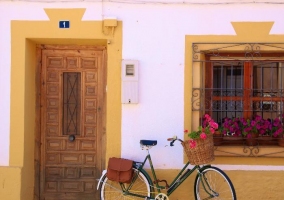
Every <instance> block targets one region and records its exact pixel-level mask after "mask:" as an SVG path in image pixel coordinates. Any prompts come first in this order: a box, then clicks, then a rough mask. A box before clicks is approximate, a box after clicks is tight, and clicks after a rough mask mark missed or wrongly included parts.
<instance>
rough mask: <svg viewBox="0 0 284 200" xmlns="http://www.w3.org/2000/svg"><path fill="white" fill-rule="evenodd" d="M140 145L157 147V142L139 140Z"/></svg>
mask: <svg viewBox="0 0 284 200" xmlns="http://www.w3.org/2000/svg"><path fill="white" fill-rule="evenodd" d="M140 144H141V145H145V146H155V145H157V140H140Z"/></svg>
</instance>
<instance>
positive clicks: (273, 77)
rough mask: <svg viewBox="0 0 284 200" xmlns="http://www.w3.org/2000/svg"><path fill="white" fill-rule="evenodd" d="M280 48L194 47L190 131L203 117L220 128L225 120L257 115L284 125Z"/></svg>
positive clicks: (283, 57) (282, 52) (283, 67)
mask: <svg viewBox="0 0 284 200" xmlns="http://www.w3.org/2000/svg"><path fill="white" fill-rule="evenodd" d="M208 47H210V48H208ZM212 47H214V48H212ZM283 47H284V44H277V45H274V44H193V47H192V96H191V100H192V101H191V108H192V119H193V122H192V125H193V128H194V127H196V126H197V124H200V123H201V122H200V119H201V116H202V115H203V114H205V113H207V114H210V115H211V116H212V117H213V118H214V120H215V121H217V122H218V123H219V124H220V125H222V122H223V121H224V119H225V118H230V119H233V118H237V117H244V118H247V119H251V118H252V117H254V116H256V115H258V116H261V117H262V118H263V119H268V120H272V121H273V120H274V119H276V118H277V119H279V120H280V121H281V122H282V124H283V114H284V48H283ZM261 50H262V51H261ZM274 145H276V144H274Z"/></svg>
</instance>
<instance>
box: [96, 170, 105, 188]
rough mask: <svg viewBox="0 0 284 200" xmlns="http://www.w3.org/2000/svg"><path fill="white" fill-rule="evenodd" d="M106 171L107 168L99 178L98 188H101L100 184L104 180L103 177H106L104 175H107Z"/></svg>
mask: <svg viewBox="0 0 284 200" xmlns="http://www.w3.org/2000/svg"><path fill="white" fill-rule="evenodd" d="M106 173H107V170H106V169H105V170H103V172H102V175H101V177H100V179H99V182H98V185H97V190H99V188H100V184H101V181H102V178H103V177H104V175H105V174H106Z"/></svg>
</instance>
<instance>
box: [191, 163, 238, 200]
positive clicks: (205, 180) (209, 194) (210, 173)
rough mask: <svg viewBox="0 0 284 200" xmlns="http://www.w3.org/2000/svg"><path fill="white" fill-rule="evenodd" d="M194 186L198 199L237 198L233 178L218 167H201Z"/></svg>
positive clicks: (234, 199) (233, 199)
mask: <svg viewBox="0 0 284 200" xmlns="http://www.w3.org/2000/svg"><path fill="white" fill-rule="evenodd" d="M194 187H195V190H194V195H195V199H197V200H204V199H228V200H229V199H230V200H236V199H237V198H236V192H235V189H234V186H233V184H232V182H231V180H230V179H229V177H228V176H227V175H226V174H225V173H224V172H223V171H222V170H220V169H219V168H216V167H205V168H203V169H201V170H200V173H199V174H198V175H197V176H196V179H195V183H194Z"/></svg>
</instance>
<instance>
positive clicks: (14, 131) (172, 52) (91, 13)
mask: <svg viewBox="0 0 284 200" xmlns="http://www.w3.org/2000/svg"><path fill="white" fill-rule="evenodd" d="M52 8H54V9H63V8H64V9H66V8H67V9H68V8H69V9H78V8H82V9H84V11H82V18H81V19H80V20H82V22H84V21H86V22H88V21H90V22H92V21H102V20H103V19H104V18H108V17H111V18H116V19H117V20H119V21H120V23H119V27H118V28H117V29H116V32H115V35H114V37H112V36H103V35H101V36H100V39H106V40H107V39H109V40H110V41H111V43H112V45H113V46H112V47H109V48H108V52H112V53H113V54H112V55H115V56H111V58H112V59H111V60H112V63H111V64H109V65H108V67H109V69H108V108H107V109H108V115H107V118H108V119H107V127H108V128H107V137H108V141H107V142H108V145H107V147H108V148H107V156H113V155H115V156H122V157H126V158H129V159H133V160H142V159H143V158H144V156H145V152H144V151H142V150H141V149H140V145H139V140H140V139H155V140H158V145H157V146H156V147H154V148H153V149H152V150H151V153H152V158H153V161H154V165H155V167H156V168H157V169H164V170H163V171H161V173H165V177H167V178H169V179H170V178H171V177H172V176H173V175H174V172H172V171H171V170H170V169H177V168H180V167H181V166H182V165H183V162H184V157H183V149H182V147H181V146H180V145H176V146H175V147H173V148H172V147H169V144H168V142H167V141H166V139H167V138H168V137H171V136H173V135H178V136H179V137H181V138H183V130H184V126H185V124H188V123H189V122H188V121H186V120H189V118H186V117H185V116H186V113H185V109H184V108H185V107H186V105H185V102H184V99H185V98H184V94H185V92H184V90H185V86H184V85H185V83H186V81H187V80H186V77H185V73H186V72H185V71H186V67H188V65H187V62H188V60H187V58H188V57H190V56H191V55H190V54H188V53H187V50H186V49H187V48H188V47H187V46H186V45H187V44H186V38H192V37H195V36H206V37H204V39H203V40H202V41H203V42H212V41H214V37H215V36H222V35H226V36H236V32H235V29H234V27H233V26H232V23H231V22H272V27H271V29H270V30H269V34H270V35H283V34H284V28H283V27H284V26H283V23H284V22H283V20H281V19H283V16H282V15H284V14H283V12H282V10H283V8H284V5H282V4H276V5H275V4H274V5H273V4H249V3H246V4H228V5H226V4H222V5H211V4H210V5H209V4H206V3H205V4H203V5H199V4H197V5H196V4H184V5H182V4H156V3H143V4H141V3H139V4H136V3H129V2H127V3H119V2H113V3H111V2H103V3H102V2H99V1H98V2H68V3H67V2H64V3H62V2H61V3H54V2H50V3H43V2H20V1H19V2H10V1H0V30H1V37H0V43H1V45H0V52H1V70H2V72H1V73H0V91H1V104H0V110H1V113H0V118H1V121H0V134H1V140H0V147H1V148H0V155H1V156H0V166H9V167H3V168H2V167H1V168H0V185H1V183H2V184H4V185H5V187H4V186H3V187H2V188H3V189H2V190H0V194H2V193H3V194H4V196H5V199H9V200H10V199H19V198H23V199H29V198H30V197H31V196H32V193H33V188H32V187H33V180H26V179H28V176H23V175H22V174H21V173H23V172H24V173H25V174H30V175H32V174H33V168H32V165H33V161H32V160H33V159H32V156H29V155H32V154H33V148H32V146H29V145H33V133H32V131H33V127H32V126H28V125H33V119H32V118H26V117H29V116H31V115H30V113H28V110H32V109H33V105H34V102H33V101H34V100H35V98H34V97H32V96H33V89H32V88H31V87H28V86H32V87H34V83H32V81H31V80H27V79H25V78H28V77H33V76H34V75H33V71H24V70H23V69H21V67H22V65H23V64H21V63H22V62H21V61H24V62H27V64H26V65H25V66H28V65H29V64H30V63H32V62H33V59H34V58H33V54H32V51H33V50H32V49H33V47H34V46H35V44H36V43H37V42H46V41H49V42H50V41H51V40H44V39H43V38H42V37H46V38H48V37H49V36H48V35H52V37H53V38H56V37H59V38H64V34H62V32H59V31H58V30H57V27H52V29H50V30H46V32H45V33H44V34H38V33H41V30H39V29H38V26H37V25H36V26H32V23H34V24H37V23H36V22H38V24H39V25H40V24H41V23H44V22H45V21H49V20H52V19H50V18H49V16H48V15H47V13H46V12H45V9H52ZM58 19H59V18H58ZM58 19H57V18H56V19H53V20H58ZM80 20H79V21H78V22H77V23H78V25H79V26H80V24H81V22H80ZM25 23H27V24H30V25H31V27H30V31H27V32H21V27H25V26H24V24H25ZM12 24H15V25H16V26H14V28H15V27H17V31H15V32H17V34H15V37H16V38H18V39H19V38H20V43H18V41H17V40H15V39H13V37H14V36H13V34H12V31H13V30H12V29H11V28H13V26H12ZM20 24H22V25H21V26H19V25H20ZM71 25H72V24H71ZM96 28H97V27H96ZM119 29H120V31H119ZM260 29H261V27H260ZM31 30H32V31H31ZM82 30H85V31H86V30H89V29H88V28H86V27H85V28H84V29H80V28H79V27H78V29H76V30H74V29H73V30H72V31H71V32H70V31H69V32H68V33H67V34H68V35H69V36H70V37H73V39H74V40H73V41H75V39H76V37H78V38H77V39H80V37H85V38H84V39H90V40H91V39H92V38H94V37H96V31H95V29H94V27H92V28H90V30H92V31H93V35H92V32H88V34H87V33H84V32H82ZM49 31H50V33H49ZM260 31H261V30H260ZM15 32H14V33H15ZM23 33H24V36H25V37H26V38H32V40H29V41H28V42H27V44H25V42H23V40H22V39H23V38H21V34H23ZM75 33H76V34H75ZM118 33H119V34H121V39H118V38H117V34H118ZM255 33H257V31H256V32H254V33H251V32H250V34H255ZM247 34H249V33H246V32H244V34H243V38H244V40H249V38H254V42H257V38H258V37H259V36H258V35H256V36H255V37H254V36H252V35H247ZM207 36H208V37H207ZM209 36H210V37H209ZM249 36H250V37H249ZM262 37H263V36H262ZM212 38H213V39H212ZM49 39H50V38H49ZM262 41H265V37H264V38H262ZM61 42H63V40H62V41H61ZM18 45H19V46H18ZM29 53H30V54H29ZM116 54H118V55H116ZM122 59H134V60H138V61H139V103H138V104H130V105H128V104H121V103H120V102H119V100H120V62H121V60H122ZM12 65H13V66H14V67H15V66H16V67H19V70H20V71H17V70H16V71H15V70H14V71H13V70H11V66H12ZM14 69H17V68H14ZM29 69H31V67H30V68H29ZM110 69H111V70H110ZM21 72H24V73H26V74H25V77H23V76H19V74H20V73H21ZM18 76H19V77H20V79H17V81H18V82H17V81H16V82H13V80H16V79H13V77H14V78H15V77H18ZM112 80H114V81H112ZM22 82H25V84H26V85H21V84H20V83H22ZM14 83H15V84H16V85H17V84H18V85H19V88H18V89H19V90H13V91H11V88H13V84H14ZM109 86H110V87H109ZM109 88H110V89H109ZM26 92H28V93H26ZM27 94H28V95H29V96H25V95H27ZM18 95H20V97H21V98H15V97H18ZM11 96H12V97H14V100H15V101H12V103H11ZM22 100H25V101H22ZM113 110H114V111H115V112H112V111H113ZM11 111H12V112H11ZM21 133H22V134H21ZM214 164H216V165H218V166H220V167H221V168H222V169H225V170H227V172H228V173H229V175H230V177H232V180H233V182H234V184H235V185H236V190H237V193H238V195H240V196H239V197H240V198H239V199H283V196H281V195H282V194H281V193H280V192H279V191H280V189H281V185H280V184H278V183H279V182H281V178H282V177H283V176H282V175H283V174H282V172H283V170H284V169H283V167H282V166H283V165H282V164H283V161H281V160H280V159H272V160H271V159H257V158H256V159H255V158H254V159H250V158H248V159H239V158H237V159H234V161H232V160H231V161H228V159H226V158H218V159H216V161H215V162H214ZM23 166H25V168H22V167H23ZM236 170H238V171H236ZM247 170H249V171H247ZM262 170H265V171H262ZM1 175H2V176H1ZM3 175H5V176H3ZM23 177H25V180H23ZM8 179H9V181H11V182H13V183H14V184H6V183H7V182H6V180H8ZM31 179H33V177H32V178H31ZM250 180H251V181H250ZM25 181H28V184H24V183H25ZM259 182H262V183H261V184H260V185H258V184H255V183H259ZM190 184H192V183H188V184H185V186H184V187H185V188H186V187H187V186H189V188H190V190H189V191H193V190H192V187H191V186H190ZM24 185H25V189H23V187H24ZM243 185H246V187H245V189H243V188H244V187H243ZM264 186H265V188H271V190H270V191H271V192H265V191H264V190H260V189H259V187H264ZM272 186H273V188H272ZM4 188H5V189H4ZM12 188H15V192H14V193H11V192H10V191H11V190H12ZM21 188H22V189H21ZM20 190H26V191H25V192H23V191H22V193H21V191H20ZM182 190H183V189H182ZM185 190H186V189H185ZM249 191H253V192H251V193H249V194H248V192H249ZM173 195H174V196H173V197H172V198H173V199H175V198H176V199H182V198H181V197H184V195H183V194H182V193H181V192H180V193H178V191H177V192H176V193H174V194H173ZM264 197H265V198H264Z"/></svg>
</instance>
